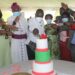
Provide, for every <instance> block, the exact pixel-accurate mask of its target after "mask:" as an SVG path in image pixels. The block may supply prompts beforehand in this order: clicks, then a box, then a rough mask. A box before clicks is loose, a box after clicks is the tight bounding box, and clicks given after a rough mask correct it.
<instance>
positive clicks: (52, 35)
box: [44, 25, 60, 59]
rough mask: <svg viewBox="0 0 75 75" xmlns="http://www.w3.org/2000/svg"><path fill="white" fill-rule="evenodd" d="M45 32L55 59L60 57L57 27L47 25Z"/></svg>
mask: <svg viewBox="0 0 75 75" xmlns="http://www.w3.org/2000/svg"><path fill="white" fill-rule="evenodd" d="M44 28H45V33H46V34H47V36H48V47H49V50H50V52H51V55H52V58H53V59H59V58H60V52H59V45H58V35H57V29H55V28H53V27H52V25H45V27H44Z"/></svg>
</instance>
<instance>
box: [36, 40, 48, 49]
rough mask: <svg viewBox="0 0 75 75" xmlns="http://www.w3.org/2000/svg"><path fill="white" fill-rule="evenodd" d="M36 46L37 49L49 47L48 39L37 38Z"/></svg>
mask: <svg viewBox="0 0 75 75" xmlns="http://www.w3.org/2000/svg"><path fill="white" fill-rule="evenodd" d="M36 48H37V49H47V48H48V41H47V39H37V40H36Z"/></svg>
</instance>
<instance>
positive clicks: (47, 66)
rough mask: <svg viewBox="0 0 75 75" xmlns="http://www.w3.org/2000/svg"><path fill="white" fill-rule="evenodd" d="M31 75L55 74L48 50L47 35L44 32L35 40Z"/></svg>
mask: <svg viewBox="0 0 75 75" xmlns="http://www.w3.org/2000/svg"><path fill="white" fill-rule="evenodd" d="M32 75H56V74H55V72H54V69H53V62H52V60H51V55H50V50H48V42H47V36H46V35H45V34H42V35H41V36H40V39H37V41H36V50H35V61H33V68H32Z"/></svg>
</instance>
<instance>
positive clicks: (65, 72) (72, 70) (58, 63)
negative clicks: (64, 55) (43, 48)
mask: <svg viewBox="0 0 75 75" xmlns="http://www.w3.org/2000/svg"><path fill="white" fill-rule="evenodd" d="M53 62H54V69H55V71H56V72H57V73H59V74H58V75H75V63H72V62H67V61H62V60H54V61H53ZM18 71H19V72H29V73H30V72H31V71H32V61H25V62H23V63H17V64H12V65H10V66H9V67H6V68H0V75H11V74H12V73H15V72H18Z"/></svg>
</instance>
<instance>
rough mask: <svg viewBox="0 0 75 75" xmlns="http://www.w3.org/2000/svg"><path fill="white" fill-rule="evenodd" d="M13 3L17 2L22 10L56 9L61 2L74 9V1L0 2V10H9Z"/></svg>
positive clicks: (10, 0)
mask: <svg viewBox="0 0 75 75" xmlns="http://www.w3.org/2000/svg"><path fill="white" fill-rule="evenodd" d="M13 2H18V3H19V4H20V5H21V6H22V8H54V9H56V8H58V7H60V3H61V2H65V3H67V4H68V5H69V6H70V7H71V8H74V7H75V0H0V8H1V9H7V8H10V6H11V4H12V3H13Z"/></svg>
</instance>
